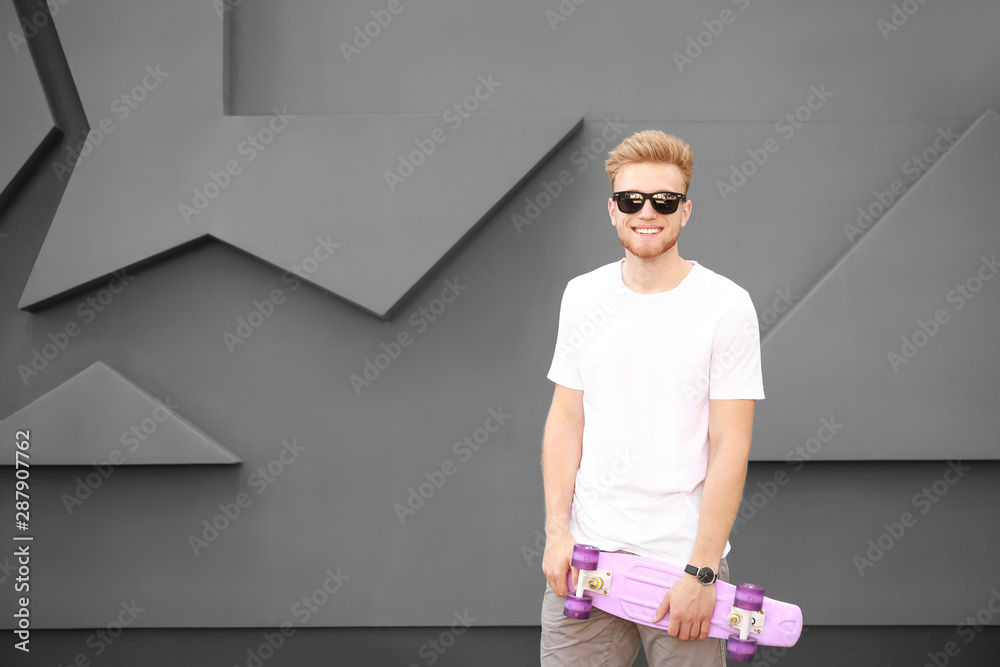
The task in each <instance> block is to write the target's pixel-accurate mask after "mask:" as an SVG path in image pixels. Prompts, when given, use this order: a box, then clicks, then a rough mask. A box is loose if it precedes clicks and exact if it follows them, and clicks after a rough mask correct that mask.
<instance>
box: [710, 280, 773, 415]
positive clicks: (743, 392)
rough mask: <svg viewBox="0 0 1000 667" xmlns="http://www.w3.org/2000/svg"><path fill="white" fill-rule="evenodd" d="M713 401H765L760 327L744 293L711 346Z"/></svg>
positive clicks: (721, 321)
mask: <svg viewBox="0 0 1000 667" xmlns="http://www.w3.org/2000/svg"><path fill="white" fill-rule="evenodd" d="M708 397H709V398H710V399H741V398H743V399H762V398H764V381H763V377H762V374H761V366H760V327H759V326H758V324H757V311H756V310H755V309H754V306H753V301H752V300H751V299H750V295H749V294H748V293H747V292H746V291H744V292H742V294H741V295H740V296H739V298H737V299H736V300H735V302H734V303H733V305H732V306H731V307H730V308H729V309H728V310H727V311H726V313H725V314H724V315H723V316H722V318H721V319H720V320H719V323H718V325H717V327H716V329H715V337H714V339H713V342H712V365H711V368H710V371H709V390H708Z"/></svg>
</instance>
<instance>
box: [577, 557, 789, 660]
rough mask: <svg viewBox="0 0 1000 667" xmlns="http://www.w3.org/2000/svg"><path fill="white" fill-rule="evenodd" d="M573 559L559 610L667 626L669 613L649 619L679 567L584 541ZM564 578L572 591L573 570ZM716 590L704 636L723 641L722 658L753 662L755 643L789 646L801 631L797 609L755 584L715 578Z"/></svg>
mask: <svg viewBox="0 0 1000 667" xmlns="http://www.w3.org/2000/svg"><path fill="white" fill-rule="evenodd" d="M572 564H573V567H577V568H580V576H579V579H578V586H577V588H576V594H575V595H574V594H573V593H569V594H567V595H566V602H565V603H564V607H563V614H564V615H566V616H568V617H569V618H578V619H587V618H590V608H591V606H594V607H597V608H598V609H601V610H603V611H606V612H608V613H609V614H614V615H615V616H620V617H621V618H626V619H628V620H630V621H634V622H636V623H642V624H643V625H649V626H652V627H654V628H663V629H667V626H668V624H669V623H670V614H667V615H666V616H665V617H664V618H663V619H662V620H661V621H660V622H659V623H653V622H652V620H653V616H654V615H655V614H656V610H657V608H659V606H660V602H662V601H663V596H664V595H665V594H666V592H667V590H668V589H669V588H670V587H671V586H673V585H674V583H675V582H676V581H677V580H678V579H680V578H681V577H683V576H685V573H684V570H683V569H682V568H679V567H675V566H673V565H670V564H668V563H664V562H662V561H658V560H654V559H652V558H642V557H640V556H633V555H631V554H622V553H613V552H609V551H600V550H599V549H597V548H596V547H592V546H589V545H586V544H577V545H576V546H575V547H573V559H572ZM567 578H568V586H569V588H570V590H571V591H572V590H573V573H572V572H570V573H569V574H568V575H567ZM715 592H716V603H715V613H713V614H712V621H711V623H712V625H711V628H710V629H709V631H708V636H709V637H715V638H717V639H726V640H728V642H727V648H726V657H727V658H728V659H729V660H732V661H733V662H752V661H753V657H754V654H755V652H756V650H757V644H764V645H766V646H792V645H793V644H795V642H796V641H798V639H799V635H800V634H802V610H801V609H799V608H798V607H797V606H796V605H794V604H789V603H787V602H779V601H778V600H772V599H771V598H768V597H764V589H763V588H760V587H759V586H754V585H753V584H739V585H737V586H733V585H732V584H728V583H726V582H724V581H716V582H715Z"/></svg>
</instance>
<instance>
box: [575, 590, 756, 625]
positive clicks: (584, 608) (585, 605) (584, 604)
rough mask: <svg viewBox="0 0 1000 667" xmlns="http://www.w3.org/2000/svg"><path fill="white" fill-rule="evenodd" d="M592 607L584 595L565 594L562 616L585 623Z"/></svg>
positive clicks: (590, 601)
mask: <svg viewBox="0 0 1000 667" xmlns="http://www.w3.org/2000/svg"><path fill="white" fill-rule="evenodd" d="M593 605H594V601H593V600H591V599H590V598H588V597H587V596H586V595H585V596H583V597H582V598H578V597H577V596H575V595H573V594H572V593H567V594H566V601H565V602H564V603H563V616H566V617H567V618H578V619H580V620H582V621H585V620H587V619H588V618H590V608H591V607H592V606H593ZM737 636H739V635H737Z"/></svg>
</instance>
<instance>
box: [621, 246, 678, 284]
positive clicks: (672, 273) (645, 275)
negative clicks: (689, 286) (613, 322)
mask: <svg viewBox="0 0 1000 667" xmlns="http://www.w3.org/2000/svg"><path fill="white" fill-rule="evenodd" d="M692 268H694V265H693V264H691V263H690V262H688V261H687V260H685V259H684V258H683V257H681V256H680V254H678V252H677V246H674V247H673V248H671V249H670V250H669V251H668V252H665V253H663V254H662V255H659V256H657V257H653V258H650V259H642V258H641V257H636V256H635V255H633V254H632V253H631V252H628V251H626V252H625V264H624V265H622V281H623V282H624V283H625V286H626V287H628V288H629V289H630V290H632V291H633V292H638V293H639V294H656V293H659V292H668V291H670V290H672V289H674V288H675V287H677V286H678V285H680V283H681V281H682V280H684V278H685V276H687V274H689V273H690V272H691V269H692Z"/></svg>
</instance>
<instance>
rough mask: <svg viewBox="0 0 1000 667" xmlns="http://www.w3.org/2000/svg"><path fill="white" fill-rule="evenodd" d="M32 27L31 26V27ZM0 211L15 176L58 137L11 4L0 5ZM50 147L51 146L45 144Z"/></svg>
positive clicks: (5, 0)
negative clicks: (0, 92)
mask: <svg viewBox="0 0 1000 667" xmlns="http://www.w3.org/2000/svg"><path fill="white" fill-rule="evenodd" d="M28 25H29V27H32V28H33V26H32V24H31V23H29V24H28ZM0 35H2V36H3V45H2V48H0V81H2V82H3V86H4V90H5V91H6V92H4V94H3V95H2V96H0V119H2V122H0V209H2V208H3V206H4V204H6V203H7V200H8V199H9V198H10V197H11V196H13V188H10V187H9V186H10V185H11V182H12V181H13V180H14V177H15V175H16V174H17V173H18V171H20V170H21V168H22V167H24V166H25V163H26V162H27V161H28V158H29V157H30V156H31V155H32V153H33V152H34V151H35V149H36V148H38V147H39V146H40V145H41V144H42V142H43V141H44V140H45V139H46V136H48V135H49V134H50V133H52V137H53V138H54V137H57V136H58V133H59V131H58V130H56V129H54V124H53V121H52V115H51V114H50V112H49V107H48V105H47V104H46V101H45V95H44V92H43V91H42V85H41V83H40V82H39V80H38V74H37V73H36V72H35V67H34V64H33V63H32V60H31V53H30V52H29V50H28V45H27V43H26V42H25V41H24V32H23V30H22V29H21V26H20V23H19V21H18V15H17V12H16V11H15V9H14V6H13V4H12V3H11V2H8V1H7V0H4V1H3V2H0ZM46 143H48V142H46Z"/></svg>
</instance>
